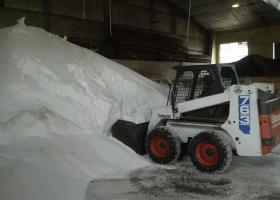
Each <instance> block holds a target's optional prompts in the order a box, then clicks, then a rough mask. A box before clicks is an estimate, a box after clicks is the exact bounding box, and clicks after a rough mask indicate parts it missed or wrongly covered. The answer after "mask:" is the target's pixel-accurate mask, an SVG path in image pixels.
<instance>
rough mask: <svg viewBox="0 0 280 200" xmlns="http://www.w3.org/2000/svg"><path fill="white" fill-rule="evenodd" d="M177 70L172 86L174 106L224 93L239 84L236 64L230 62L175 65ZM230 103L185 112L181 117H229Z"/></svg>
mask: <svg viewBox="0 0 280 200" xmlns="http://www.w3.org/2000/svg"><path fill="white" fill-rule="evenodd" d="M173 69H175V70H176V71H177V73H176V79H175V82H174V85H173V88H172V95H171V102H172V107H173V108H175V105H176V104H179V103H182V102H185V101H190V100H194V99H198V98H203V97H207V96H210V95H215V94H219V93H223V92H224V91H225V90H226V89H227V88H228V87H230V86H231V85H234V84H239V81H238V77H237V73H236V71H235V66H234V65H230V64H217V65H195V66H180V67H173ZM228 113H229V105H228V103H225V104H222V105H217V106H212V107H208V108H203V109H200V110H196V111H192V112H187V113H183V114H182V116H181V118H189V117H191V118H195V117H198V118H201V117H202V118H217V119H220V118H227V116H228Z"/></svg>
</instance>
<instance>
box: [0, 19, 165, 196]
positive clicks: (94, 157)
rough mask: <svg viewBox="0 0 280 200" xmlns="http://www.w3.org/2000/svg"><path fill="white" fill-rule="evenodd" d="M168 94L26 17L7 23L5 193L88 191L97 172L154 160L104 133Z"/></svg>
mask: <svg viewBox="0 0 280 200" xmlns="http://www.w3.org/2000/svg"><path fill="white" fill-rule="evenodd" d="M167 94H168V91H167V90H166V89H165V88H164V87H162V86H160V85H159V84H157V83H154V82H152V81H150V80H148V79H146V78H144V77H142V76H140V75H138V74H137V73H135V72H133V71H131V70H129V69H127V68H126V67H124V66H122V65H119V64H117V63H115V62H113V61H111V60H108V59H106V58H104V57H102V56H100V55H98V54H96V53H94V52H92V51H89V50H87V49H84V48H81V47H78V46H76V45H74V44H71V43H69V42H67V41H66V40H65V39H63V38H60V37H59V36H55V35H52V34H50V33H47V32H46V31H44V30H43V29H39V28H34V27H28V26H25V24H24V19H22V20H19V23H18V25H16V26H14V27H10V28H6V29H2V30H0V199H68V200H70V199H83V198H84V194H85V191H86V186H87V184H88V183H89V181H90V180H92V179H94V178H100V177H119V176H122V174H123V173H125V172H127V171H130V170H132V169H136V168H139V167H143V166H146V165H149V164H150V163H149V162H148V161H146V160H145V159H143V158H141V157H139V156H137V155H136V154H135V153H134V152H133V151H132V150H130V149H128V148H127V147H125V146H124V145H122V144H121V143H120V142H118V141H116V140H114V139H112V138H107V137H105V136H104V133H106V132H107V131H108V130H109V128H110V127H111V125H112V124H113V123H114V122H115V121H116V120H117V119H126V120H130V121H133V122H135V123H142V122H147V121H149V118H150V112H151V110H152V109H154V108H157V107H161V106H164V105H165V104H166V96H167Z"/></svg>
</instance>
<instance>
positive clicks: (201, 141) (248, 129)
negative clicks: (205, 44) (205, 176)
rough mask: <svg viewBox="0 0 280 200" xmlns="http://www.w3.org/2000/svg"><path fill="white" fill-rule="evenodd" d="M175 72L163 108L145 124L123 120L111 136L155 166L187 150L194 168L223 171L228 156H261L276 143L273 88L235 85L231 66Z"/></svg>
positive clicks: (279, 132) (278, 115)
mask: <svg viewBox="0 0 280 200" xmlns="http://www.w3.org/2000/svg"><path fill="white" fill-rule="evenodd" d="M173 69H174V70H176V71H177V73H176V78H175V82H174V85H172V86H171V87H170V96H169V98H168V102H167V106H165V107H161V108H158V109H155V110H153V111H152V118H151V121H150V122H149V123H143V124H137V125H136V124H134V123H132V122H126V121H123V120H119V121H117V122H116V123H115V124H114V125H113V127H112V134H113V136H114V137H116V138H117V139H119V140H120V141H122V142H123V143H124V144H126V145H128V146H129V147H131V148H132V149H134V150H135V151H136V152H137V153H138V154H141V155H143V154H145V153H146V152H147V153H148V155H149V157H150V158H151V159H152V160H153V162H155V163H158V164H169V163H173V162H174V161H176V160H177V159H178V157H179V156H180V154H181V151H182V149H185V148H182V147H183V146H187V149H188V154H189V156H190V158H191V160H192V162H193V164H194V165H195V167H196V168H197V169H198V170H200V171H202V172H208V173H212V172H222V171H224V170H226V169H227V168H228V167H229V165H230V163H231V161H232V156H233V152H236V154H237V155H239V156H263V155H265V154H267V153H269V152H270V151H271V150H272V149H273V148H274V147H275V146H276V145H278V144H279V142H280V99H279V98H278V97H277V96H276V95H275V91H274V85H273V84H266V83H254V84H250V85H240V84H239V80H238V76H237V73H236V70H235V67H234V66H233V65H230V64H224V65H222V64H221V65H199V66H197V65H196V66H183V67H182V66H180V67H173Z"/></svg>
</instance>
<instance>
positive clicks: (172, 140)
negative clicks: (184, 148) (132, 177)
mask: <svg viewBox="0 0 280 200" xmlns="http://www.w3.org/2000/svg"><path fill="white" fill-rule="evenodd" d="M155 136H161V137H163V138H165V140H166V141H167V142H168V144H169V151H168V153H167V155H166V156H165V157H163V158H159V157H157V156H156V155H154V153H153V152H152V150H151V147H150V143H151V140H152V138H153V137H155ZM146 150H147V153H148V155H149V157H150V158H151V159H152V161H153V162H155V163H158V164H164V165H165V164H169V163H173V162H175V161H176V160H177V159H178V157H179V156H180V154H181V140H180V138H179V136H178V135H177V134H176V133H175V132H174V131H172V130H170V129H168V128H167V127H165V126H158V127H155V128H154V129H152V130H151V131H150V132H149V133H148V134H147V137H146Z"/></svg>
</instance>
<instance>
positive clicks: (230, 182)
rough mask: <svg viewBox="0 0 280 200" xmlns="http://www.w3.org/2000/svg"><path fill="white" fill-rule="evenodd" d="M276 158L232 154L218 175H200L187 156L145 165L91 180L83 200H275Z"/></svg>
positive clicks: (279, 195) (279, 174)
mask: <svg viewBox="0 0 280 200" xmlns="http://www.w3.org/2000/svg"><path fill="white" fill-rule="evenodd" d="M279 166H280V157H279V156H278V155H277V154H272V155H270V156H265V157H261V158H252V157H251V158H249V157H234V159H233V163H232V165H231V167H230V168H229V169H228V170H227V171H226V172H224V173H222V174H215V175H209V174H202V173H200V172H197V170H196V169H195V168H194V167H193V166H192V164H191V163H190V161H189V160H188V158H185V159H184V161H181V162H179V163H177V164H176V165H173V166H165V167H163V166H157V165H153V166H149V167H145V168H142V169H139V170H136V171H133V172H131V173H130V174H128V178H126V179H111V180H95V181H92V182H91V183H89V184H88V188H87V191H86V198H85V199H86V200H131V199H137V200H159V199H163V200H165V199H166V200H168V199H170V200H171V199H172V200H175V199H176V200H177V199H178V200H180V199H198V200H228V199H230V200H244V199H246V200H279V199H280V190H279V189H280V184H279V182H280V168H279Z"/></svg>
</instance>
